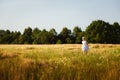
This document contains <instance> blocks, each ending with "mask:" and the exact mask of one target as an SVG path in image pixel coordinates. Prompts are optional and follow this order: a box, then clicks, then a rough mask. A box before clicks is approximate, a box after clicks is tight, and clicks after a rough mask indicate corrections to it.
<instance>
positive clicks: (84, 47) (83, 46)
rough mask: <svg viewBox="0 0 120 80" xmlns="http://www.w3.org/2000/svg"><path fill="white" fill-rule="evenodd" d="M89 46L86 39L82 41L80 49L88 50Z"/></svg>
mask: <svg viewBox="0 0 120 80" xmlns="http://www.w3.org/2000/svg"><path fill="white" fill-rule="evenodd" d="M88 49H89V47H88V45H87V41H82V50H83V51H88Z"/></svg>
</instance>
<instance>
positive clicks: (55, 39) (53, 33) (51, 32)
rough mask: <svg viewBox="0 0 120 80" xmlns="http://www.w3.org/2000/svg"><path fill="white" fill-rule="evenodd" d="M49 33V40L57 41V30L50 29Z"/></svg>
mask: <svg viewBox="0 0 120 80" xmlns="http://www.w3.org/2000/svg"><path fill="white" fill-rule="evenodd" d="M49 35H50V37H51V38H50V42H51V43H52V44H55V43H56V42H57V32H56V30H55V29H54V28H52V29H50V31H49Z"/></svg>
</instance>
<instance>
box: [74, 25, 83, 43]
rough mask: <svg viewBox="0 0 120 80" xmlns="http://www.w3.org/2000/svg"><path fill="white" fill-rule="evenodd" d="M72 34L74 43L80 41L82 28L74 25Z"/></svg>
mask: <svg viewBox="0 0 120 80" xmlns="http://www.w3.org/2000/svg"><path fill="white" fill-rule="evenodd" d="M73 36H74V40H75V43H81V38H82V30H81V28H79V27H78V26H75V27H74V29H73Z"/></svg>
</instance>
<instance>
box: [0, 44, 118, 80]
mask: <svg viewBox="0 0 120 80" xmlns="http://www.w3.org/2000/svg"><path fill="white" fill-rule="evenodd" d="M89 48H90V49H89V52H88V54H83V53H82V51H81V44H61V45H0V80H120V45H118V44H115V45H114V44H89Z"/></svg>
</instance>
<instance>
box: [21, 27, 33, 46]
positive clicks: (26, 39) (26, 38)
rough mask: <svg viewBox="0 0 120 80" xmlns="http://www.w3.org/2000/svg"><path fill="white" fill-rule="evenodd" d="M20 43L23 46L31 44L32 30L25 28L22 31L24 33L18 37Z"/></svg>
mask: <svg viewBox="0 0 120 80" xmlns="http://www.w3.org/2000/svg"><path fill="white" fill-rule="evenodd" d="M19 40H20V43H24V44H32V41H33V40H32V29H31V28H30V27H28V28H26V29H25V30H24V33H23V35H22V36H20V39H19Z"/></svg>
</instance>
